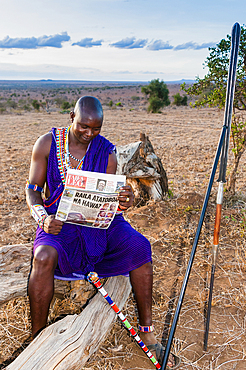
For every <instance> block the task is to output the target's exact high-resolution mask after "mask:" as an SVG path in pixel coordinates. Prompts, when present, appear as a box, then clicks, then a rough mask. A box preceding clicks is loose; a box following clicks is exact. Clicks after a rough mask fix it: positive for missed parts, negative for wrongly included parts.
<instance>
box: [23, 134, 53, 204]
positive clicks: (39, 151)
mask: <svg viewBox="0 0 246 370" xmlns="http://www.w3.org/2000/svg"><path fill="white" fill-rule="evenodd" d="M51 140H52V137H51V134H50V133H48V134H45V135H43V136H41V137H40V138H39V139H38V140H37V141H36V143H35V145H34V147H33V151H32V158H31V165H30V171H29V182H30V184H32V185H35V184H37V185H38V186H40V187H41V188H43V187H44V184H45V182H46V177H47V164H48V158H49V152H50V146H51ZM26 201H27V205H28V207H29V208H30V207H31V205H32V204H43V200H42V197H41V193H40V192H39V191H34V190H32V189H27V190H26Z"/></svg>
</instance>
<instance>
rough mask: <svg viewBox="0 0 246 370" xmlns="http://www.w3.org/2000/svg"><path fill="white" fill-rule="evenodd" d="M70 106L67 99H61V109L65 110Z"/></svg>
mask: <svg viewBox="0 0 246 370" xmlns="http://www.w3.org/2000/svg"><path fill="white" fill-rule="evenodd" d="M70 107H71V104H70V103H69V102H68V101H63V102H62V105H61V109H62V110H67V109H69V108H70Z"/></svg>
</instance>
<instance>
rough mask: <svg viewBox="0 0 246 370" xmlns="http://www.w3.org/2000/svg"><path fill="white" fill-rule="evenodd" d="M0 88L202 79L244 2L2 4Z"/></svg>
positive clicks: (8, 0) (23, 0) (56, 0)
mask: <svg viewBox="0 0 246 370" xmlns="http://www.w3.org/2000/svg"><path fill="white" fill-rule="evenodd" d="M0 5H1V12H0V25H1V27H0V79H1V80H39V79H53V80H87V81H150V80H152V79H155V78H159V79H160V80H163V81H165V82H168V81H178V80H182V79H192V80H194V79H195V78H196V77H200V78H202V77H204V75H205V74H206V73H207V69H206V68H204V65H203V64H204V61H205V60H206V57H207V56H208V55H209V50H208V47H213V46H215V45H216V44H217V43H218V42H219V41H220V40H221V39H223V38H226V36H227V35H228V34H230V33H231V29H232V26H233V24H234V23H235V22H238V23H239V24H240V25H244V24H245V23H246V21H245V19H246V15H245V14H246V1H245V0H237V1H236V0H206V1H199V0H186V1H184V0H69V1H68V0H32V1H30V0H0Z"/></svg>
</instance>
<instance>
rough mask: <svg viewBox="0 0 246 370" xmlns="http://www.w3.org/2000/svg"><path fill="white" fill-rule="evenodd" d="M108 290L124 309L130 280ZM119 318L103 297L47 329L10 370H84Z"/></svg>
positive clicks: (116, 279)
mask: <svg viewBox="0 0 246 370" xmlns="http://www.w3.org/2000/svg"><path fill="white" fill-rule="evenodd" d="M105 289H106V290H107V291H108V293H109V294H110V295H111V297H112V298H113V300H115V301H116V302H117V305H118V306H119V308H120V309H121V308H122V307H123V305H124V303H125V302H126V300H127V298H128V296H129V293H130V289H131V288H130V283H129V279H128V278H127V277H123V276H118V277H114V278H110V279H109V280H108V281H107V282H106V284H105ZM115 319H116V314H115V312H114V311H113V310H112V308H111V307H110V306H109V305H108V303H107V302H106V301H105V300H104V299H103V297H102V296H101V295H100V294H96V296H95V297H93V298H92V300H91V302H90V303H89V305H88V306H87V307H86V308H85V309H84V310H83V311H82V312H81V314H79V315H69V316H67V317H66V318H64V319H63V320H61V321H58V322H57V323H55V324H53V325H51V326H49V327H48V328H46V329H45V330H44V331H43V332H42V333H40V334H39V336H38V337H37V338H36V339H35V340H34V341H33V342H32V343H31V344H30V345H29V346H28V347H27V348H26V349H25V350H24V351H23V352H22V353H21V354H20V355H19V357H17V359H16V360H15V361H14V362H12V364H10V365H9V366H7V368H6V369H8V370H20V369H21V370H34V369H35V370H39V369H42V370H53V369H56V370H67V369H70V370H76V369H78V370H79V369H81V368H82V367H83V365H84V364H85V363H86V361H87V360H88V359H89V357H90V356H91V355H92V354H93V353H94V352H95V351H96V350H97V349H98V347H99V345H100V343H101V342H102V341H103V340H104V339H105V337H106V335H107V333H108V331H109V328H110V327H111V325H112V323H113V321H114V320H115Z"/></svg>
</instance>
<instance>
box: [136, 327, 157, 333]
mask: <svg viewBox="0 0 246 370" xmlns="http://www.w3.org/2000/svg"><path fill="white" fill-rule="evenodd" d="M138 329H139V331H141V332H142V333H152V332H153V331H154V326H153V325H150V326H141V325H138Z"/></svg>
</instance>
